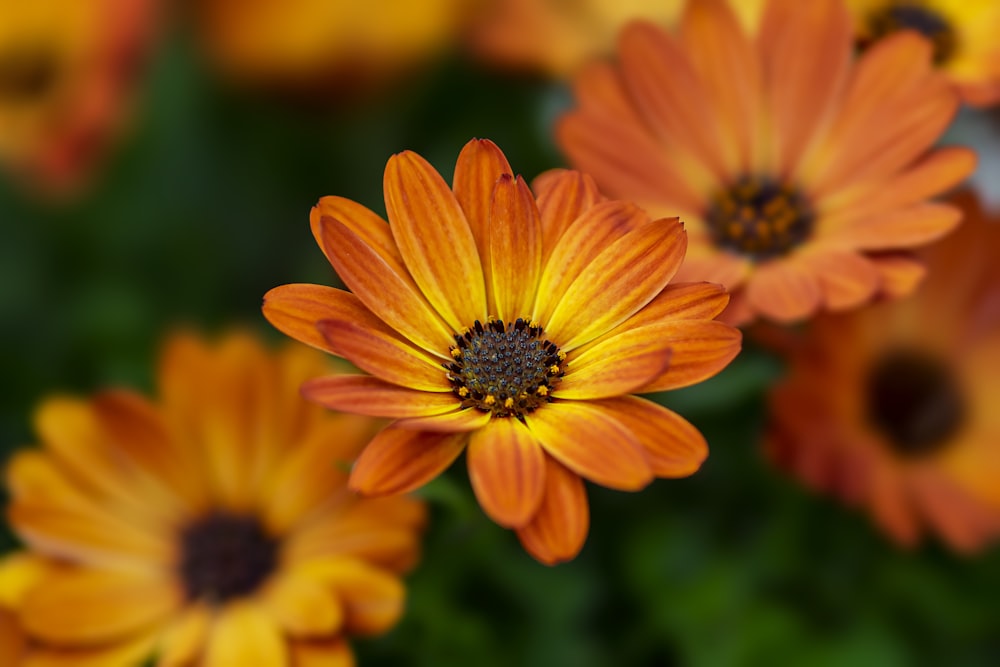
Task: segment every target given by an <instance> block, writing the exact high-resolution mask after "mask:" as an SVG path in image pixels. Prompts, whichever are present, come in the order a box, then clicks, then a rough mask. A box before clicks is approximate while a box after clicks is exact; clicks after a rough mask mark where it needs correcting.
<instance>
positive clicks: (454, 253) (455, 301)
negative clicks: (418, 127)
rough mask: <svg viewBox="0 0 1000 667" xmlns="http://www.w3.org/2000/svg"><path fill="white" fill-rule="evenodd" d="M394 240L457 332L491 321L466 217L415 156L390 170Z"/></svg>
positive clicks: (402, 157)
mask: <svg viewBox="0 0 1000 667" xmlns="http://www.w3.org/2000/svg"><path fill="white" fill-rule="evenodd" d="M384 189H385V206H386V210H387V211H388V213H389V221H390V222H391V223H392V225H391V227H392V235H393V237H394V238H395V239H396V245H397V247H398V248H399V252H400V254H401V255H402V256H403V259H404V261H405V262H406V266H407V268H408V269H409V270H410V274H411V275H412V276H413V279H414V280H415V281H416V282H417V284H418V285H420V289H421V290H422V291H423V293H424V295H425V296H426V297H427V299H428V301H430V303H431V305H433V306H434V308H435V309H436V310H437V311H438V313H440V314H441V316H442V317H443V318H444V320H445V321H446V322H447V323H448V324H449V325H451V327H452V329H454V330H455V331H461V330H462V329H463V328H465V327H468V326H471V325H472V323H473V322H474V321H476V320H482V321H485V318H486V315H487V313H486V287H485V283H484V281H483V268H482V264H481V263H480V261H479V251H478V249H477V248H476V241H475V239H474V238H473V236H472V230H471V229H470V228H469V223H468V222H467V221H466V219H465V214H464V213H463V212H462V208H461V207H460V206H459V204H458V200H457V199H455V195H454V194H453V193H452V191H451V190H450V189H449V188H448V184H447V183H445V182H444V180H443V179H442V178H441V176H440V175H439V174H438V173H437V172H436V171H435V170H434V167H432V166H431V165H430V164H429V163H428V162H427V161H426V160H424V159H423V158H422V157H420V156H419V155H417V154H416V153H413V152H410V151H403V152H402V153H399V154H397V155H393V156H392V157H391V158H390V159H389V164H387V165H386V167H385V179H384Z"/></svg>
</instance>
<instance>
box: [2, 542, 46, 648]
mask: <svg viewBox="0 0 1000 667" xmlns="http://www.w3.org/2000/svg"><path fill="white" fill-rule="evenodd" d="M46 569H47V568H46V566H45V563H44V562H43V561H42V560H40V559H39V558H36V557H34V556H30V555H28V554H23V553H13V554H7V555H6V556H4V558H3V560H2V561H0V665H4V667H20V665H22V664H24V661H25V660H26V659H27V656H28V651H29V650H30V643H29V641H28V637H27V636H26V635H25V633H24V628H23V627H22V625H21V619H20V618H19V616H18V609H19V607H20V605H21V603H22V601H23V600H24V598H25V596H26V595H27V594H28V592H29V591H30V590H31V589H32V587H34V586H36V585H37V583H38V581H40V580H41V578H42V577H43V576H44V575H45V572H46Z"/></svg>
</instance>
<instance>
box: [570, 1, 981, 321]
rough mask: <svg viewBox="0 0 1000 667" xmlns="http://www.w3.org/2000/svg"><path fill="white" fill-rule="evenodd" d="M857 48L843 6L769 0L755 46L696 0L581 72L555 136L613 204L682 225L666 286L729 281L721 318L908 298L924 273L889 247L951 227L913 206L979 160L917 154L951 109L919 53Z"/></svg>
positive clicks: (926, 56) (953, 219) (927, 57)
mask: <svg viewBox="0 0 1000 667" xmlns="http://www.w3.org/2000/svg"><path fill="white" fill-rule="evenodd" d="M853 44H854V40H853V36H852V32H851V23H850V16H849V15H848V13H847V8H846V6H845V5H844V4H843V2H842V0H809V1H808V2H803V1H802V0H771V1H770V2H769V3H768V4H767V7H766V10H765V14H764V16H763V17H762V18H761V25H760V29H759V33H758V35H757V38H756V39H753V38H751V36H750V35H749V34H748V33H747V32H746V30H745V29H743V28H741V26H740V23H739V21H738V20H737V19H736V17H735V16H734V15H733V13H732V11H731V10H730V8H729V6H728V5H727V4H726V3H725V2H724V1H723V0H693V1H692V2H689V3H688V4H687V6H686V9H685V13H684V15H683V16H682V18H681V20H680V23H679V25H678V28H677V30H676V31H675V32H673V33H670V32H667V31H665V30H663V29H661V28H659V27H657V26H655V25H653V24H651V23H647V22H636V23H633V24H630V25H629V26H628V27H626V28H625V30H624V31H623V32H622V34H621V38H620V41H619V46H618V63H617V64H615V65H612V64H610V63H595V64H594V65H593V66H591V67H589V68H587V69H584V70H583V71H582V72H581V73H580V75H579V76H578V77H577V79H576V97H577V103H578V108H577V109H575V110H573V111H571V112H569V113H568V114H566V115H565V116H563V117H562V118H561V119H560V121H559V124H558V126H557V128H556V133H557V140H558V143H559V144H560V146H561V147H562V148H563V149H564V150H565V152H566V154H567V155H568V156H569V159H570V161H571V162H572V163H573V164H574V166H576V167H577V168H579V169H581V170H582V171H585V172H587V173H589V174H590V175H592V176H593V177H594V178H595V180H596V181H597V183H598V185H599V186H600V187H601V188H602V189H603V190H604V191H605V192H607V193H608V194H609V195H610V196H613V197H618V198H622V199H629V200H631V201H635V202H636V203H638V204H639V205H640V206H643V207H644V208H646V209H647V210H648V211H649V212H650V214H651V215H653V216H659V215H664V214H666V213H668V212H669V213H670V214H671V215H674V214H679V215H681V216H682V217H683V219H684V221H685V223H686V224H687V230H688V239H689V243H690V245H689V248H688V253H687V258H686V259H685V260H684V265H683V266H682V267H681V270H680V278H681V279H682V280H707V281H711V282H718V283H722V284H723V285H725V286H726V287H728V288H729V290H730V292H731V293H732V299H731V301H730V306H729V309H728V310H727V312H726V313H725V314H724V318H727V319H728V320H729V321H731V322H736V323H743V322H747V321H749V320H751V319H753V318H754V317H756V316H758V315H762V316H764V317H767V318H770V319H773V320H776V321H781V322H790V321H795V320H800V319H803V318H806V317H809V316H811V315H812V314H814V313H816V312H817V311H819V310H821V309H829V310H846V309H850V308H854V307H857V306H860V305H862V304H864V303H866V302H868V301H871V300H872V299H873V298H875V297H876V296H879V295H888V296H894V295H899V294H905V293H907V292H909V291H910V290H912V289H913V287H914V286H915V285H916V283H917V282H918V280H919V277H920V276H921V272H922V270H921V268H920V265H919V264H916V263H914V262H913V261H912V260H911V259H909V258H908V257H907V256H906V255H904V254H902V253H901V252H900V251H906V250H908V249H910V248H914V247H917V246H921V245H924V244H926V243H929V242H931V241H934V240H936V239H938V238H939V237H941V236H943V235H944V234H946V233H948V232H949V231H950V230H951V229H952V228H953V227H954V226H955V225H956V224H957V223H958V222H959V220H960V212H959V210H958V209H957V208H956V207H954V206H951V205H947V204H937V203H928V202H927V201H926V200H927V199H928V198H929V197H931V196H933V195H935V194H938V193H940V192H943V191H945V190H947V189H948V188H950V187H952V186H953V185H955V184H956V183H958V182H960V181H961V180H962V179H963V178H965V177H966V176H967V175H968V174H969V173H970V172H971V171H972V169H973V167H974V164H975V156H974V154H973V153H972V151H969V150H966V149H937V150H932V149H931V147H932V146H933V144H934V142H935V141H936V140H937V139H938V138H939V137H940V136H941V134H942V133H943V132H944V130H945V129H946V128H947V127H948V125H949V123H950V122H951V120H952V118H953V116H954V114H955V111H956V109H957V108H958V99H957V95H956V93H955V91H954V90H953V89H952V87H951V86H950V85H949V84H948V82H947V80H946V79H945V78H944V77H943V76H942V75H941V74H940V73H939V72H938V71H936V70H935V69H934V68H933V66H932V63H931V47H930V44H929V43H928V42H926V41H925V40H923V39H921V38H920V37H918V36H916V35H913V34H910V33H900V34H897V35H893V36H891V37H889V38H886V39H884V40H881V41H880V42H879V43H878V44H876V45H874V46H873V47H872V48H871V49H869V50H868V51H866V52H865V53H864V54H863V55H862V56H861V57H859V58H856V59H855V58H853V57H852V51H853Z"/></svg>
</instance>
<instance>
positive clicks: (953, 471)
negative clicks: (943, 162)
mask: <svg viewBox="0 0 1000 667" xmlns="http://www.w3.org/2000/svg"><path fill="white" fill-rule="evenodd" d="M961 201H962V202H964V208H966V209H967V210H968V212H969V218H970V220H969V221H968V222H967V223H965V224H964V225H963V226H962V228H960V229H959V231H958V232H956V233H955V234H954V235H953V236H951V237H950V238H948V239H945V240H944V241H942V242H941V243H940V244H938V245H937V246H936V247H934V248H932V249H931V250H929V251H928V252H926V253H925V257H926V260H927V264H928V267H929V269H930V274H929V276H928V279H927V281H926V282H925V284H924V285H923V287H922V288H921V290H920V291H919V292H917V293H916V294H915V295H913V296H912V297H910V298H908V299H904V300H899V301H896V302H893V303H885V304H880V305H877V306H873V307H870V308H868V309H863V310H858V311H855V312H854V313H851V314H847V315H827V316H825V317H820V318H817V319H816V320H815V321H814V322H813V323H812V327H811V328H810V329H809V332H808V334H807V335H806V337H805V339H804V340H803V341H801V343H800V344H799V345H798V346H796V347H793V348H792V349H791V354H790V364H791V370H790V374H789V377H788V378H787V379H786V380H785V381H784V382H783V383H782V384H781V385H779V386H778V387H777V388H776V389H775V391H774V392H773V394H772V397H771V398H772V401H771V404H772V413H773V418H772V426H771V429H770V434H769V440H768V451H769V452H770V454H771V456H772V458H773V459H774V460H775V461H776V462H777V463H778V464H780V465H782V466H783V467H786V468H789V469H790V470H791V471H792V472H794V473H795V474H797V475H799V476H800V477H801V478H802V479H803V480H804V481H805V482H806V483H808V484H810V485H811V486H813V487H815V488H817V489H818V490H821V491H825V492H829V493H832V494H834V495H837V496H840V497H841V498H843V499H844V500H845V501H848V502H851V503H853V504H857V505H861V506H863V507H865V508H866V509H867V510H868V511H870V512H871V513H872V515H873V516H874V518H875V520H876V521H877V522H878V524H879V525H880V526H881V527H882V528H883V529H884V530H885V531H886V532H887V533H888V534H889V535H890V536H891V537H892V538H894V539H895V540H896V541H898V542H900V543H902V544H907V545H909V544H913V543H915V542H916V541H917V539H918V538H919V536H920V535H921V533H923V532H933V533H937V534H938V535H940V536H941V537H942V538H944V539H945V540H946V541H947V542H948V543H949V544H951V545H952V546H953V547H954V548H956V549H960V550H964V551H970V550H973V549H976V548H979V547H981V546H982V545H983V544H984V542H985V541H986V540H987V539H989V538H991V537H995V536H996V535H997V534H1000V492H998V489H1000V487H998V486H997V482H996V480H997V479H998V478H1000V457H998V456H997V454H998V453H1000V448H998V442H997V436H996V434H997V432H998V428H1000V417H998V414H997V410H996V397H997V391H998V388H1000V387H998V384H997V383H998V378H1000V309H998V307H997V306H998V304H1000V270H998V268H997V263H996V257H995V250H996V248H997V246H998V244H1000V221H997V220H990V221H986V220H984V219H983V216H982V215H981V213H979V211H978V207H977V206H975V205H974V203H973V202H972V199H971V197H969V196H968V195H963V197H962V199H961Z"/></svg>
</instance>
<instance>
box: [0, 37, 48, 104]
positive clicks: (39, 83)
mask: <svg viewBox="0 0 1000 667" xmlns="http://www.w3.org/2000/svg"><path fill="white" fill-rule="evenodd" d="M58 70H59V68H58V66H57V64H56V60H55V58H54V57H53V56H52V54H51V53H49V52H48V51H46V50H44V49H40V48H33V47H27V46H22V47H19V48H13V49H10V50H7V51H5V52H0V101H2V102H28V101H32V100H35V99H38V98H40V97H43V96H44V95H45V94H46V93H47V92H48V91H49V90H51V89H52V87H53V86H54V85H55V82H56V78H57V75H58Z"/></svg>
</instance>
